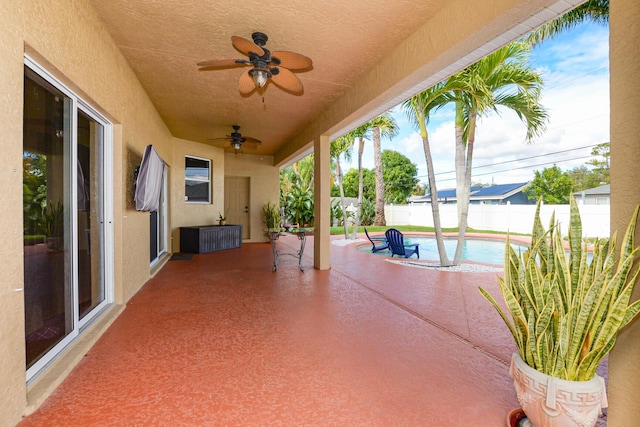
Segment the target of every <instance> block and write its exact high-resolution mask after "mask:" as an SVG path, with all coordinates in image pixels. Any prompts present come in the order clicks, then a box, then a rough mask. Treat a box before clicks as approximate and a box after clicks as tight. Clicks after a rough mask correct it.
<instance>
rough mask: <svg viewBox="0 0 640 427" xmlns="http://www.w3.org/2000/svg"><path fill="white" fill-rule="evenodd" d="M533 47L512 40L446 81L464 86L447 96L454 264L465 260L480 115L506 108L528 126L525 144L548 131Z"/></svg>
mask: <svg viewBox="0 0 640 427" xmlns="http://www.w3.org/2000/svg"><path fill="white" fill-rule="evenodd" d="M529 49H530V48H529V45H528V44H527V43H525V42H521V41H516V42H513V43H510V44H508V45H506V46H504V47H502V48H500V49H498V50H497V51H495V52H493V53H491V54H490V55H488V56H486V57H485V58H483V59H481V60H480V61H478V62H476V63H475V64H473V65H471V66H469V67H467V68H466V69H464V70H462V71H460V72H458V73H457V74H454V75H453V76H451V77H450V78H449V79H448V83H447V84H448V85H451V86H452V87H457V88H460V89H457V90H454V91H453V92H451V93H450V95H449V96H450V97H451V99H452V100H453V101H454V102H455V106H456V107H455V108H456V119H455V128H456V130H455V133H456V154H455V163H456V204H457V207H458V228H459V234H458V246H457V248H456V254H455V257H454V261H453V263H454V264H455V265H458V264H459V263H460V261H461V259H462V248H463V246H464V235H465V232H466V229H467V219H468V214H469V194H470V189H471V167H472V161H473V146H474V143H475V132H476V124H477V120H478V118H479V117H482V116H483V115H485V114H487V113H488V112H490V111H494V112H498V107H506V108H507V109H510V110H512V111H514V112H515V113H516V114H517V115H518V117H519V118H520V119H521V120H522V121H523V122H524V123H525V124H526V126H527V135H526V140H527V142H532V141H533V139H534V138H535V137H537V136H539V135H540V134H542V133H543V132H544V131H545V129H546V121H547V119H548V114H547V112H546V110H545V109H544V108H543V107H542V106H541V105H540V103H539V99H540V92H541V89H542V78H541V77H540V75H539V73H538V72H537V71H535V70H533V69H531V68H530V67H529V65H528V63H527V54H528V52H529Z"/></svg>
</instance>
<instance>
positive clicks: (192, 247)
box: [180, 225, 242, 254]
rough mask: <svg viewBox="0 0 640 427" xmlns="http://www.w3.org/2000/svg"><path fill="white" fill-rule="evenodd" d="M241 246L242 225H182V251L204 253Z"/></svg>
mask: <svg viewBox="0 0 640 427" xmlns="http://www.w3.org/2000/svg"><path fill="white" fill-rule="evenodd" d="M241 246H242V226H241V225H200V226H194V227H180V252H192V253H196V254H203V253H206V252H213V251H220V250H223V249H231V248H239V247H241Z"/></svg>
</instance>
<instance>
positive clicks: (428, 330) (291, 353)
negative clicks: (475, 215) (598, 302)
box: [19, 235, 606, 427]
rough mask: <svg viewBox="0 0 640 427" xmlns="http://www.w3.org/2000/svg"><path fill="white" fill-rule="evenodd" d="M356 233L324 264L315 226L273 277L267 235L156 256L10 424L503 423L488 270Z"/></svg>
mask: <svg viewBox="0 0 640 427" xmlns="http://www.w3.org/2000/svg"><path fill="white" fill-rule="evenodd" d="M359 237H362V238H364V235H362V236H359ZM493 237H495V236H493ZM332 239H334V240H335V239H340V236H333V237H332ZM360 244H366V245H368V244H369V242H368V241H365V242H358V243H352V244H349V245H335V244H332V245H331V266H332V267H331V269H330V270H326V271H319V270H315V269H313V267H312V264H313V237H309V238H308V242H307V247H306V248H307V249H306V251H305V254H304V257H303V259H302V265H303V267H304V268H305V271H304V272H301V271H299V270H298V268H297V267H298V265H297V259H295V258H293V257H281V258H280V260H279V267H278V270H277V271H276V272H272V271H271V267H272V264H273V257H272V254H271V247H270V245H269V244H265V243H255V244H244V245H243V246H242V248H239V249H231V250H226V251H220V252H213V253H209V254H199V255H195V256H194V258H193V260H190V261H188V260H181V261H171V262H168V263H167V265H165V266H164V267H163V269H162V270H161V271H160V272H159V273H158V274H157V275H156V276H155V277H154V278H152V279H151V280H150V281H149V282H148V283H147V284H146V285H145V286H144V287H143V289H141V290H140V291H139V292H138V293H137V294H136V295H135V296H134V297H133V298H132V299H131V300H130V301H129V302H128V304H127V307H126V309H125V310H124V311H123V313H122V314H121V315H120V317H119V318H118V319H116V321H115V322H114V323H113V325H112V326H111V327H110V328H109V329H108V330H107V331H106V332H105V334H104V335H103V336H102V337H101V338H100V340H99V341H98V342H97V343H96V344H95V346H94V347H93V348H92V349H91V350H90V351H89V352H88V353H87V354H86V356H85V358H84V359H83V360H82V361H81V362H80V364H79V365H78V366H77V367H76V368H75V369H74V370H73V371H72V372H71V374H70V375H69V376H68V378H67V379H66V380H65V381H64V382H63V383H62V384H61V385H60V386H59V387H58V388H57V389H56V390H55V391H54V393H53V394H52V395H51V396H50V397H49V398H48V399H47V400H46V401H45V402H44V404H42V405H41V406H40V408H39V409H38V410H37V411H36V412H34V413H33V414H31V415H30V416H28V417H27V418H25V419H24V420H23V421H22V422H21V423H20V424H19V425H20V426H58V425H65V426H70V427H71V426H125V425H126V426H165V425H167V426H169V425H170V426H176V425H179V426H200V425H229V426H272V425H273V426H298V425H305V426H328V425H331V426H391V425H401V426H462V425H473V426H476V427H483V426H487V427H489V426H491V427H495V426H504V425H505V418H506V416H507V414H508V412H509V411H510V410H511V409H513V408H515V407H517V406H518V402H517V400H516V396H515V392H514V389H513V384H512V381H511V378H510V377H509V373H508V372H509V361H510V358H511V354H512V353H513V351H515V346H514V344H513V343H512V342H511V339H510V337H509V335H508V331H507V329H506V327H505V326H504V324H503V323H502V320H501V319H500V317H499V316H498V314H497V313H496V312H495V311H494V310H493V308H492V307H491V306H490V305H489V303H488V302H487V301H485V300H484V298H483V297H482V296H481V295H480V293H479V292H478V289H477V287H478V286H479V285H482V286H483V287H485V288H486V289H487V290H488V291H489V292H491V293H492V294H494V295H496V296H498V295H499V292H498V284H497V279H496V276H497V273H495V272H494V273H460V272H450V271H442V270H434V269H430V268H412V267H407V266H403V265H398V264H394V263H391V262H388V261H387V260H386V259H385V258H384V257H377V256H371V255H370V254H368V253H364V252H361V251H359V250H357V249H356V248H354V245H360ZM278 245H279V247H280V250H281V251H282V252H295V250H296V249H297V248H298V241H297V239H296V238H295V237H294V236H284V237H281V238H280V241H279V243H278ZM598 425H599V426H604V425H606V420H605V418H604V417H603V418H602V419H601V420H600V422H599V424H598Z"/></svg>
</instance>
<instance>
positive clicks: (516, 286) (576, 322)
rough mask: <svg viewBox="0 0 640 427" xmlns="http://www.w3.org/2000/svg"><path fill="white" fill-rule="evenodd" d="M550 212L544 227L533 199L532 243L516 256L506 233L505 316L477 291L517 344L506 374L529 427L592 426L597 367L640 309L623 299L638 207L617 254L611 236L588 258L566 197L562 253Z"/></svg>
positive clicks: (599, 401)
mask: <svg viewBox="0 0 640 427" xmlns="http://www.w3.org/2000/svg"><path fill="white" fill-rule="evenodd" d="M554 217H555V215H552V217H551V223H550V226H549V229H548V230H545V229H544V227H543V226H542V223H541V221H540V203H538V207H537V210H536V214H535V219H534V224H533V231H532V235H531V244H530V246H529V247H528V248H527V250H526V251H525V252H524V253H522V254H520V253H517V252H516V250H515V249H513V248H512V247H511V245H510V244H509V239H508V238H507V243H506V246H505V260H504V277H501V278H499V279H498V280H499V285H500V290H501V293H502V296H503V298H504V301H505V303H506V307H507V312H508V316H507V314H506V313H505V311H504V310H503V309H502V307H501V305H500V304H498V303H497V301H496V300H495V299H494V298H493V297H492V296H491V295H490V294H489V293H488V292H487V291H486V290H485V289H483V288H482V287H480V292H481V293H482V295H483V296H484V297H485V298H486V299H487V300H488V301H489V302H490V303H491V304H492V305H493V306H494V307H495V309H496V310H497V311H498V313H499V314H500V316H501V317H502V319H503V320H504V322H505V324H506V325H507V327H508V329H509V331H510V332H511V335H512V336H513V339H514V341H515V344H516V346H517V349H518V351H517V352H516V353H514V354H513V357H512V362H511V369H510V373H511V376H512V377H513V380H514V385H515V388H516V392H517V395H518V400H519V402H520V404H521V405H522V408H523V410H524V412H525V413H526V415H527V417H528V419H529V420H530V421H531V422H532V423H533V424H534V425H535V426H536V427H545V426H562V427H570V426H583V427H584V426H594V425H595V424H596V422H597V419H598V416H599V415H600V413H601V408H602V407H606V390H605V384H604V379H603V378H602V377H600V376H598V375H597V374H596V368H597V366H598V364H599V362H600V361H601V360H602V359H603V358H604V357H605V356H606V355H607V354H608V353H609V351H611V349H612V347H613V345H614V344H615V342H616V337H617V334H618V332H619V331H620V330H621V329H622V328H624V327H625V326H626V325H627V324H629V322H631V321H632V320H633V319H634V318H635V317H636V316H637V314H638V312H639V311H640V301H635V302H633V303H631V304H629V300H630V297H631V293H632V290H633V286H634V284H635V282H636V278H637V276H638V270H637V269H636V270H635V271H634V272H632V266H633V263H634V260H635V258H636V256H637V255H638V253H639V251H640V248H634V247H633V237H634V234H635V227H636V221H637V218H638V209H636V211H635V213H634V215H633V217H632V218H631V222H630V223H629V226H628V227H627V230H626V233H625V235H624V237H623V239H622V242H621V247H620V255H619V258H618V259H617V260H616V259H615V257H616V243H617V242H616V235H615V234H614V235H613V237H612V238H611V239H601V240H598V241H597V242H595V243H594V244H593V257H592V259H591V261H588V257H587V255H588V247H587V242H585V241H583V238H582V225H581V220H580V213H579V210H578V206H577V205H576V202H575V199H574V198H573V197H572V198H571V200H570V222H569V236H568V241H569V242H568V243H569V250H568V255H567V251H566V249H565V247H564V241H563V238H562V235H561V233H560V228H559V226H558V224H557V223H556V222H555V218H554Z"/></svg>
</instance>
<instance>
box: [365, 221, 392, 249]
mask: <svg viewBox="0 0 640 427" xmlns="http://www.w3.org/2000/svg"><path fill="white" fill-rule="evenodd" d="M364 234H366V235H367V239H369V241H370V242H371V246H372V248H371V252H373V253H376V252H379V251H383V250H385V249H387V248H388V247H389V245H388V244H387V238H386V237H382V236H374V237H371V236H369V232H368V231H367V227H364Z"/></svg>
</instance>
